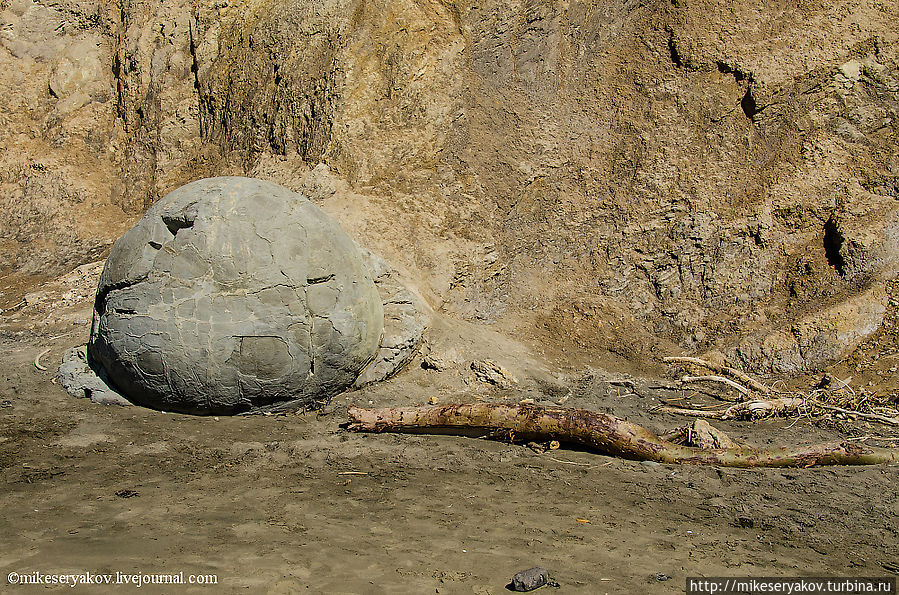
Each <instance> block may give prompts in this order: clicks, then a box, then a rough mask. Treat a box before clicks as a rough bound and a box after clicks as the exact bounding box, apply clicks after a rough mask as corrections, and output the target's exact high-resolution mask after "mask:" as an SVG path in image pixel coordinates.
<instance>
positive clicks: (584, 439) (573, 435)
mask: <svg viewBox="0 0 899 595" xmlns="http://www.w3.org/2000/svg"><path fill="white" fill-rule="evenodd" d="M347 413H348V415H349V418H350V422H349V424H347V428H348V429H350V430H352V431H355V432H400V433H413V434H454V435H465V436H476V437H481V438H492V439H501V440H520V441H524V442H528V441H532V440H533V441H535V442H546V441H549V440H558V441H559V442H561V443H563V444H574V445H577V446H580V447H582V448H587V449H589V450H593V451H596V452H600V453H603V454H608V455H613V456H620V457H624V458H628V459H636V460H648V461H656V462H659V463H682V464H692V465H720V466H724V467H809V466H813V465H870V464H877V463H894V462H899V451H893V450H890V449H885V448H875V447H869V446H864V445H862V444H858V443H852V442H833V443H826V444H816V445H813V446H793V447H786V448H779V449H772V450H759V449H755V448H749V447H745V448H732V449H716V450H706V449H699V448H692V447H688V446H680V445H677V444H673V443H671V442H667V441H665V440H662V439H661V438H659V437H658V436H657V435H655V434H654V433H652V432H650V431H649V430H647V429H646V428H644V427H642V426H639V425H637V424H634V423H632V422H629V421H627V420H624V419H621V418H619V417H615V416H614V415H609V414H606V413H599V412H596V411H586V410H584V409H571V408H562V407H558V408H543V407H538V406H535V405H503V404H494V403H462V404H453V405H438V406H434V407H397V408H385V409H363V408H360V407H350V408H349V409H348V411H347Z"/></svg>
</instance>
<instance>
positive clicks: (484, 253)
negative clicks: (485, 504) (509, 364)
mask: <svg viewBox="0 0 899 595" xmlns="http://www.w3.org/2000/svg"><path fill="white" fill-rule="evenodd" d="M49 4H50V3H42V2H32V1H28V2H22V1H16V2H5V3H2V7H3V9H4V10H3V19H4V28H3V41H2V44H3V49H2V51H0V52H2V57H0V68H3V69H4V72H8V73H10V76H17V77H19V78H18V79H16V80H20V81H21V85H20V86H18V87H14V88H7V89H4V90H3V91H2V93H4V94H5V95H4V97H3V101H2V104H0V109H2V110H3V112H2V117H3V118H4V121H9V122H10V126H8V127H7V128H6V132H4V133H0V134H4V135H5V142H6V143H7V144H8V145H9V146H11V147H15V148H16V149H15V150H9V151H5V152H4V153H3V155H2V157H0V160H2V164H3V170H2V171H3V172H4V175H3V178H2V184H3V189H4V199H3V200H4V201H5V203H4V205H3V210H2V215H0V217H3V218H4V220H3V221H2V224H3V225H2V232H0V233H2V238H0V242H2V243H0V249H2V251H3V256H4V262H8V263H9V266H8V268H7V269H6V270H16V271H20V272H23V271H24V272H38V271H41V270H44V268H45V267H41V266H39V264H38V263H50V266H51V268H53V269H55V270H60V269H65V268H69V267H71V266H74V265H75V264H78V263H79V262H81V261H83V260H85V258H86V256H87V255H88V254H89V253H92V251H93V252H96V251H98V250H102V249H103V247H104V246H107V245H108V244H109V243H110V242H111V241H112V240H113V239H115V237H117V236H118V235H119V234H120V233H121V232H122V231H124V229H125V228H127V226H128V224H130V222H132V221H133V219H134V217H136V215H138V214H139V213H140V212H141V211H142V210H143V209H145V208H146V207H147V206H148V205H149V204H151V203H152V202H153V201H154V200H155V199H156V198H158V197H159V196H161V195H162V194H164V193H165V192H166V191H168V190H170V189H172V188H174V187H176V186H178V185H180V184H182V183H184V182H186V181H189V180H191V179H195V178H199V177H202V176H205V175H212V174H226V173H228V174H234V173H239V174H249V175H254V176H259V177H264V178H268V179H272V180H274V181H276V182H278V183H281V184H284V185H286V186H288V187H292V188H297V189H301V190H302V191H303V192H304V193H306V194H308V195H310V196H311V197H312V198H313V199H314V200H316V202H318V203H319V204H320V205H322V206H323V207H324V208H325V209H326V210H327V211H329V212H330V213H331V214H332V215H335V216H337V217H338V219H339V220H340V221H341V223H342V225H343V226H344V227H345V228H346V229H347V230H348V231H349V232H350V233H351V235H353V236H354V237H356V238H357V239H359V240H360V241H361V243H363V244H365V245H368V246H369V247H371V248H373V249H375V250H376V251H379V252H380V253H382V254H384V255H385V256H387V257H388V258H389V259H391V260H392V261H394V262H396V263H397V264H398V265H399V266H400V267H401V268H403V269H404V270H405V271H406V272H407V273H408V274H409V275H411V276H412V277H413V278H415V279H416V280H417V282H418V284H419V288H420V289H421V290H422V293H423V294H424V295H425V296H426V297H427V298H428V299H429V300H430V301H431V302H432V305H434V306H435V307H440V308H443V309H444V310H445V311H447V312H449V313H451V314H453V315H456V316H461V317H466V318H472V319H475V320H481V321H485V322H496V323H498V324H499V325H500V326H502V327H503V328H506V329H507V330H509V331H510V332H511V331H514V332H517V333H520V334H522V335H524V336H526V337H532V338H534V339H535V340H541V341H543V342H544V343H545V344H546V345H549V346H558V347H566V348H567V349H568V351H567V353H569V354H570V353H572V348H574V349H576V350H587V351H588V352H589V351H590V350H591V349H593V348H598V349H611V350H613V351H616V352H618V353H620V354H622V355H624V356H625V357H628V358H631V359H640V358H643V357H645V356H646V355H649V354H650V353H651V352H652V351H653V349H660V350H667V349H677V348H678V346H680V348H684V349H687V350H690V351H698V352H702V351H706V350H710V349H713V350H720V351H721V352H723V353H724V354H725V355H726V356H727V357H729V358H730V359H731V361H733V362H738V363H739V364H740V365H742V366H745V367H755V368H756V369H758V370H769V371H770V370H774V371H796V370H799V369H803V368H807V367H818V366H820V365H822V362H826V361H829V360H832V359H833V358H834V357H839V355H840V354H841V353H843V351H844V350H845V348H846V347H848V346H851V345H852V344H853V343H854V342H856V341H857V340H858V338H859V337H862V336H864V335H865V334H866V333H868V332H870V329H871V328H877V326H878V325H879V320H880V318H881V317H882V315H883V314H882V312H883V311H884V307H885V302H884V301H883V300H884V299H885V298H883V299H881V298H882V297H883V296H884V295H885V294H884V292H883V291H881V289H882V285H883V284H884V283H885V282H887V281H889V280H891V279H893V278H894V277H895V276H896V268H897V248H899V247H897V245H896V244H897V241H899V240H897V238H899V229H897V216H899V210H897V208H896V205H897V203H896V200H897V196H899V191H897V188H899V182H897V180H899V156H897V154H896V139H897V135H896V131H897V125H899V124H897V118H899V40H897V37H899V31H897V30H896V28H895V26H894V23H896V22H899V6H897V5H896V4H895V3H889V2H884V3H865V2H861V1H856V0H846V1H838V2H833V3H828V4H826V5H824V4H820V3H806V2H799V3H796V2H790V3H787V2H773V3H772V2H761V1H760V0H759V1H757V2H756V1H751V0H734V1H731V2H712V1H711V0H709V1H705V2H703V1H692V0H675V1H673V2H661V1H650V2H646V1H632V0H625V1H607V2H600V3H592V2H591V3H585V2H536V1H533V2H502V1H491V2H486V3H472V2H462V1H450V0H446V1H442V2H438V1H433V2H428V1H420V2H394V1H391V0H377V1H373V2H352V1H349V0H334V1H331V0H328V1H306V2H299V1H296V0H281V1H274V0H272V1H262V0H259V1H250V2H244V1H232V0H221V1H216V2H199V1H194V2H189V1H177V2H166V3H162V2H151V1H142V2H138V1H124V0H123V1H122V2H121V3H120V5H119V6H113V5H107V4H101V5H99V8H98V7H97V6H98V5H97V4H96V3H88V2H71V1H70V2H56V3H53V4H54V6H52V7H50V6H49ZM72 15H81V16H77V18H76V16H72ZM84 15H87V16H84ZM94 15H95V16H94ZM54 19H55V20H54ZM66 19H68V20H66ZM63 21H64V22H66V23H77V24H76V25H72V24H69V25H65V26H63V27H62V28H61V29H59V28H57V27H58V23H60V22H63ZM35 31H39V32H40V36H36V33H35ZM97 64H99V65H100V67H97ZM74 71H79V72H82V73H83V74H81V75H72V74H71V72H74ZM66 73H70V74H66ZM85 96H86V97H88V98H91V99H90V101H87V100H85V99H84V97H85ZM321 163H323V164H326V165H319V164H321ZM42 165H43V166H46V168H47V169H46V170H44V171H39V170H38V169H35V167H37V168H40V167H41V166H42ZM317 165H318V167H317V168H316V166H317ZM313 168H315V169H313ZM79 193H80V194H79ZM78 197H82V198H78ZM38 222H41V224H38ZM44 222H49V224H45V223H44ZM37 254H39V255H40V256H35V255H37ZM853 313H857V314H858V316H857V317H855V318H854V316H855V314H853ZM856 318H857V320H856ZM821 329H823V330H821ZM778 350H781V352H779V351H778ZM778 353H779V355H778ZM754 354H755V355H754ZM778 362H789V363H788V364H784V365H781V364H779V363H778Z"/></svg>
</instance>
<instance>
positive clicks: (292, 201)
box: [88, 177, 384, 414]
mask: <svg viewBox="0 0 899 595" xmlns="http://www.w3.org/2000/svg"><path fill="white" fill-rule="evenodd" d="M383 321H384V314H383V308H382V303H381V298H380V296H379V295H378V292H377V290H376V289H375V286H374V284H373V283H372V280H371V278H370V276H369V273H368V271H367V269H366V267H365V266H364V264H363V260H362V256H361V254H360V252H359V249H358V247H357V246H356V244H355V243H354V242H353V241H352V240H351V239H350V238H349V237H348V236H347V235H346V234H345V233H344V232H343V231H342V230H341V229H340V227H339V226H338V225H337V224H336V223H335V222H334V221H332V220H331V219H330V218H329V217H328V216H327V215H326V214H325V213H324V212H322V211H321V210H320V209H319V208H318V207H316V206H315V205H313V204H312V203H311V202H309V200H307V199H306V198H304V197H302V196H300V195H298V194H296V193H294V192H291V191H290V190H288V189H286V188H283V187H281V186H278V185H276V184H272V183H270V182H264V181H261V180H254V179H249V178H237V177H223V178H211V179H206V180H200V181H197V182H193V183H191V184H187V185H186V186H183V187H181V188H179V189H177V190H175V191H174V192H172V193H170V194H168V195H167V196H165V197H164V198H162V199H160V200H159V201H158V202H157V203H156V204H154V205H153V206H152V207H151V208H150V209H149V210H148V211H147V213H146V214H145V215H144V217H143V218H142V219H141V220H140V221H139V222H138V223H137V225H135V226H134V228H132V229H131V230H130V231H129V232H128V233H126V234H125V235H124V236H123V237H122V238H121V239H120V240H119V241H118V242H116V244H115V245H114V246H113V248H112V251H111V252H110V254H109V258H108V260H107V261H106V266H105V268H104V269H103V274H102V276H101V277H100V284H99V288H98V291H97V298H96V304H95V311H94V321H93V325H92V329H91V338H90V343H89V344H88V355H89V358H90V359H91V360H93V361H94V362H95V363H97V364H100V365H101V366H102V367H103V368H104V369H105V371H106V373H107V374H108V376H109V378H110V379H111V380H112V382H113V383H114V384H115V385H116V387H117V388H118V389H120V390H121V392H122V393H123V394H124V395H125V396H127V397H128V399H130V400H132V401H133V402H135V403H138V404H142V405H146V406H149V407H153V408H156V409H162V410H166V411H181V412H185V413H201V414H219V413H222V414H227V413H240V412H245V411H260V410H266V409H274V408H279V407H288V406H306V407H313V406H316V405H321V404H323V403H325V402H327V401H328V400H329V399H330V398H331V397H332V396H333V395H334V394H336V393H338V392H340V391H342V390H344V389H345V388H347V387H348V386H350V385H352V383H353V382H354V380H355V379H356V377H357V376H358V375H359V373H360V372H361V371H362V370H363V369H364V368H365V367H366V365H368V363H369V362H370V361H371V360H372V358H373V357H374V356H375V354H376V353H377V351H378V345H379V340H380V337H381V333H382V330H383V324H384V322H383Z"/></svg>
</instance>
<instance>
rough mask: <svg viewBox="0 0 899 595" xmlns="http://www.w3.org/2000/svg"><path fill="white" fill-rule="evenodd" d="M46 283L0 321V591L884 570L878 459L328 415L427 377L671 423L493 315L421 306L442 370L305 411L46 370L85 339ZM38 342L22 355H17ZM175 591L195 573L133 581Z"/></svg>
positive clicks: (805, 434)
mask: <svg viewBox="0 0 899 595" xmlns="http://www.w3.org/2000/svg"><path fill="white" fill-rule="evenodd" d="M57 297H58V296H57ZM31 301H32V303H34V302H37V303H38V304H39V303H41V300H40V299H35V298H34V297H32V300H31ZM44 301H45V302H47V300H44ZM47 303H55V304H57V305H58V307H57V308H55V309H54V308H49V309H44V310H41V308H40V307H39V306H35V307H34V309H33V310H32V311H31V312H30V313H29V312H26V311H25V309H22V310H21V311H20V312H19V313H18V314H10V313H9V312H7V313H6V315H5V317H4V318H3V326H2V328H0V331H2V334H0V341H2V351H3V354H4V355H3V356H2V357H0V378H2V382H0V403H2V404H0V407H2V408H0V571H2V577H3V578H0V583H2V584H3V587H2V588H0V591H4V592H17V591H29V592H30V591H34V590H37V589H38V587H19V588H18V589H13V588H12V587H10V586H9V585H8V584H6V579H5V577H6V576H7V574H8V573H10V572H18V573H20V574H28V573H32V572H34V571H41V572H46V573H69V572H72V573H78V572H85V571H89V572H92V573H112V574H114V573H115V572H122V573H135V572H137V573H177V572H182V571H183V572H184V573H185V574H190V573H200V574H215V575H217V580H218V585H217V587H215V588H214V592H257V591H258V592H270V593H288V592H298V591H301V592H310V593H493V594H499V593H505V592H508V591H507V590H506V587H505V586H506V584H507V583H508V582H509V580H510V578H511V576H512V575H513V574H514V573H515V572H517V571H519V570H522V569H525V568H529V567H531V566H535V565H540V566H544V567H545V568H547V569H548V570H549V572H550V574H551V576H552V577H553V578H554V579H555V580H556V581H558V583H559V584H560V585H561V586H560V588H559V589H558V590H557V592H559V593H682V592H684V589H685V579H686V577H688V576H755V577H760V576H772V575H780V576H790V575H808V576H814V575H841V576H846V575H852V576H892V575H895V574H897V573H899V567H897V559H899V503H897V500H896V497H895V494H896V486H897V482H899V467H897V466H895V465H893V466H874V467H831V468H818V469H790V470H730V469H716V468H693V467H684V466H671V465H656V464H645V463H640V462H634V461H628V460H620V459H615V458H611V457H606V456H603V455H597V454H591V453H586V452H578V451H571V450H565V449H561V450H556V451H550V452H549V453H545V454H537V453H535V452H533V451H532V450H530V449H528V448H527V447H525V446H521V445H510V444H505V443H498V442H490V441H485V440H477V439H471V438H458V437H450V436H405V435H361V434H351V433H348V432H347V431H345V430H343V429H341V427H340V424H341V423H343V422H345V421H346V406H347V404H351V403H356V404H368V403H371V404H372V405H376V406H378V405H400V404H422V403H426V402H427V401H428V399H429V398H431V397H435V398H437V399H438V400H439V401H440V402H451V401H460V400H471V399H482V400H485V401H490V400H506V401H512V402H514V401H517V400H519V399H523V398H532V399H535V401H536V402H538V403H546V404H548V403H555V402H559V401H564V404H565V405H568V406H575V407H586V408H591V409H597V410H602V411H609V412H612V413H615V414H617V415H621V416H627V417H628V418H629V419H632V420H634V421H637V422H639V423H644V424H646V425H647V426H649V427H650V428H652V429H655V430H659V431H660V430H664V429H667V428H671V427H674V426H677V425H680V424H682V423H684V420H683V419H677V418H675V417H672V416H667V415H659V414H653V413H651V412H650V410H651V408H652V407H653V406H654V405H655V404H657V402H658V401H657V399H658V398H659V397H660V396H662V395H663V394H664V391H662V390H661V389H658V388H654V387H657V386H658V385H659V383H658V382H654V381H652V380H644V379H639V378H638V379H635V380H634V379H632V381H633V386H631V385H630V384H629V383H627V382H622V381H621V379H620V378H619V377H616V376H615V375H614V374H608V373H604V372H602V371H600V370H586V369H581V370H570V371H568V372H566V373H565V374H562V373H558V372H555V371H554V370H553V366H552V365H549V364H546V363H545V362H541V361H540V360H539V359H536V358H535V357H534V356H533V355H532V350H529V349H528V348H525V347H523V346H521V345H519V344H517V343H513V342H511V341H508V340H507V339H505V338H504V337H503V336H502V335H500V334H498V333H495V332H493V331H489V330H485V329H484V328H483V327H476V326H472V325H467V324H463V323H458V322H454V321H451V320H438V321H437V324H436V325H435V327H434V328H433V329H432V331H431V333H430V345H429V347H428V351H429V352H430V353H431V354H432V357H434V358H437V359H438V360H440V358H442V360H440V361H444V362H450V364H448V367H447V368H445V369H444V370H442V371H437V370H433V369H425V368H423V367H422V366H421V359H417V360H416V361H415V362H413V364H412V366H410V367H409V368H408V369H407V370H406V371H404V372H403V373H401V374H400V375H399V376H397V377H396V378H394V379H393V380H391V381H389V382H387V383H383V384H380V385H375V386H372V387H369V388H367V389H364V390H362V391H358V392H353V393H348V394H345V395H341V396H339V397H338V398H336V399H335V400H334V402H333V403H332V405H331V406H329V407H328V408H327V409H326V410H325V411H324V412H321V413H306V414H287V415H270V416H254V417H234V418H228V417H220V418H212V417H192V416H186V415H173V414H166V413H162V412H158V411H152V410H146V409H142V408H138V407H116V406H100V405H95V404H93V403H91V402H89V401H88V400H86V399H76V398H73V397H71V396H69V395H67V394H66V393H65V391H64V390H63V389H62V388H60V387H59V386H57V385H56V384H55V383H54V382H52V381H51V380H52V378H53V370H52V368H53V367H54V366H55V365H56V364H57V363H58V361H59V359H60V357H61V355H62V353H63V352H64V351H65V350H66V349H67V348H69V347H71V346H74V345H77V344H80V343H83V342H84V341H85V340H86V337H87V335H86V334H87V332H88V324H87V322H86V319H87V316H89V312H90V310H89V306H88V304H89V302H88V301H86V300H85V299H84V296H82V295H79V294H77V292H76V293H75V294H72V295H69V297H68V298H66V299H63V300H62V301H56V302H52V300H51V301H50V302H47ZM49 312H52V313H53V314H52V316H51V315H50V314H48V313H49ZM48 347H49V349H50V351H49V352H48V353H47V354H46V355H45V356H43V357H42V359H41V363H42V364H45V365H46V366H47V367H50V368H51V369H50V370H48V371H46V372H42V371H40V370H38V369H37V368H36V367H35V366H34V363H33V362H34V359H35V357H36V356H37V355H38V354H39V353H41V352H42V351H44V350H45V349H46V348H48ZM486 354H494V355H497V356H498V361H501V363H503V365H506V366H508V369H509V370H510V375H511V374H514V375H515V376H516V380H517V382H513V381H511V380H510V381H509V383H508V385H507V386H506V387H496V386H491V385H486V384H484V383H482V382H478V381H477V380H476V379H474V378H473V377H472V375H471V374H470V370H469V369H468V368H467V367H466V366H465V365H464V363H465V362H468V361H470V360H471V359H476V358H478V357H482V356H484V355H486ZM503 358H504V359H503ZM453 362H455V363H456V364H458V365H454V364H453ZM459 362H461V363H459ZM824 425H826V424H821V423H820V422H819V423H818V424H817V425H815V424H813V423H812V422H810V421H809V420H800V421H798V422H795V423H794V422H793V421H791V420H772V421H764V422H756V423H745V422H744V423H735V424H720V427H722V429H725V430H726V431H728V432H729V433H730V434H731V435H732V436H733V437H734V438H737V439H740V440H745V441H747V442H754V443H756V444H761V445H765V444H788V443H791V442H805V443H810V442H817V441H822V440H828V439H835V438H838V437H840V434H839V433H838V431H837V429H834V428H835V427H836V426H839V425H840V424H829V425H830V426H831V427H830V429H828V428H826V427H823V426H824ZM843 425H845V424H843ZM851 431H853V432H855V433H865V432H867V433H873V434H877V435H886V434H884V432H886V431H887V430H885V429H884V428H883V427H882V426H880V427H876V426H868V427H865V426H864V424H861V423H860V422H854V423H853V424H852V428H851ZM894 444H895V443H894ZM122 490H130V491H132V492H136V494H134V495H132V496H131V497H121V496H119V495H116V493H117V492H119V493H120V494H123V495H127V493H125V492H122ZM669 577H670V578H669ZM56 589H57V590H63V589H68V587H62V586H59V587H56ZM104 589H105V588H98V587H92V588H84V589H81V588H79V589H75V590H74V591H71V590H70V591H68V592H102V591H103V590H104ZM51 590H52V589H51ZM185 590H186V591H197V592H200V591H205V592H212V591H213V589H211V588H209V587H186V586H185V587H178V588H173V587H166V588H162V587H154V586H150V587H144V588H143V591H145V592H183V591H185ZM543 591H546V592H552V591H553V589H551V588H550V587H544V588H543Z"/></svg>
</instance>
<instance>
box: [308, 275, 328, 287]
mask: <svg viewBox="0 0 899 595" xmlns="http://www.w3.org/2000/svg"><path fill="white" fill-rule="evenodd" d="M333 278H334V273H331V274H328V275H323V276H321V277H310V278H308V279H306V284H307V285H318V284H320V283H327V282H328V281H330V280H331V279H333Z"/></svg>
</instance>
